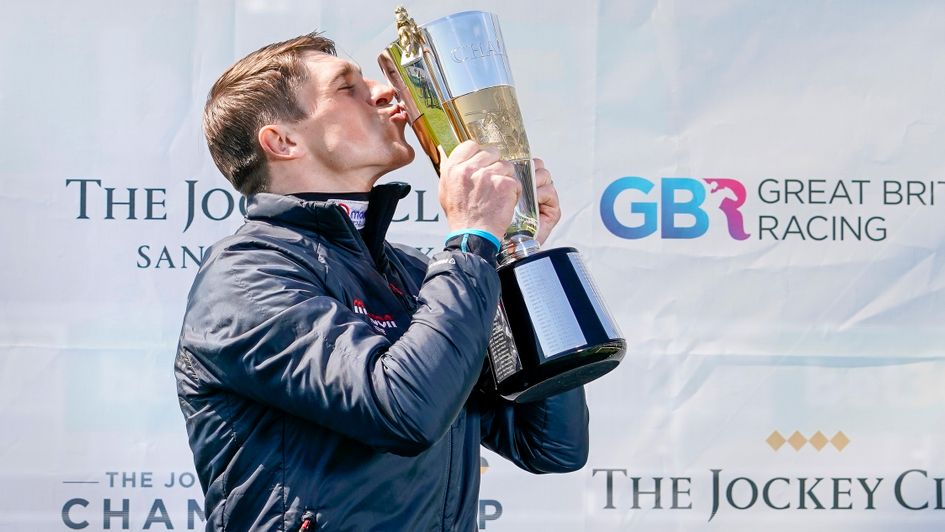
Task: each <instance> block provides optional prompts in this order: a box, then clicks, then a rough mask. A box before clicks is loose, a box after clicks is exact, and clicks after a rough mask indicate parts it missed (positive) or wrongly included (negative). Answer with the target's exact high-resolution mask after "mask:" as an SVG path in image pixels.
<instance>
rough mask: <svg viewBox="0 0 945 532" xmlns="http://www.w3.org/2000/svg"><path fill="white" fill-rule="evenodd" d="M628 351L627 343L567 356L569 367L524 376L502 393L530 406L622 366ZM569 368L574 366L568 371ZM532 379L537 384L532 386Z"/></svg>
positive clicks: (565, 358) (505, 388)
mask: <svg viewBox="0 0 945 532" xmlns="http://www.w3.org/2000/svg"><path fill="white" fill-rule="evenodd" d="M624 352H626V343H624V342H614V343H612V344H608V345H602V346H597V347H594V348H590V349H584V350H582V351H579V352H575V353H571V354H570V355H565V356H564V359H563V360H562V361H563V362H564V361H567V363H566V364H564V365H562V366H560V367H557V368H552V367H549V368H544V371H541V372H536V373H533V374H532V375H525V374H523V375H522V376H521V378H520V379H515V380H516V381H518V382H508V383H503V384H504V386H499V387H498V390H499V394H500V395H501V396H502V397H503V398H505V399H507V400H509V401H512V402H515V403H529V402H532V401H539V400H541V399H545V398H547V397H551V396H552V395H558V394H559V393H562V392H566V391H568V390H571V389H573V388H577V387H578V386H583V385H585V384H587V383H589V382H591V381H592V380H595V379H597V378H599V377H603V376H604V375H606V374H607V373H610V371H611V370H613V369H614V368H616V367H617V365H618V364H619V363H620V359H621V358H623V354H624ZM575 364H577V365H575ZM567 366H573V367H570V368H569V369H568V368H567ZM542 374H545V375H542ZM532 380H535V381H536V382H535V383H534V384H529V382H530V381H532Z"/></svg>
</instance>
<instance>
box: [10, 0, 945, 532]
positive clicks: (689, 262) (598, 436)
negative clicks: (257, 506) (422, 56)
mask: <svg viewBox="0 0 945 532" xmlns="http://www.w3.org/2000/svg"><path fill="white" fill-rule="evenodd" d="M394 7H395V5H394V4H385V3H383V2H368V1H349V2H316V1H312V0H244V1H236V2H234V1H214V0H207V1H200V2H143V1H141V2H127V1H123V2H118V1H107V0H95V1H91V0H90V1H86V2H72V1H65V0H62V1H54V0H43V1H35V2H7V3H6V4H5V5H4V6H3V9H2V11H3V17H0V118H2V120H0V123H2V126H3V127H2V128H0V145H2V149H0V178H2V183H3V186H2V189H0V207H2V208H0V216H2V221H3V224H2V242H0V243H2V249H3V256H4V260H3V263H2V268H3V274H4V275H3V277H2V278H3V281H2V282H3V296H2V297H3V304H2V305H0V405H2V410H0V426H2V430H0V463H2V469H0V494H2V496H0V530H15V531H20V530H31V531H33V530H36V531H61V530H78V529H86V530H102V529H109V530H193V529H202V528H203V517H202V510H203V498H202V495H201V493H200V488H199V485H198V483H196V478H195V474H194V470H193V463H192V456H191V453H190V450H189V448H188V446H187V438H186V433H185V430H184V422H183V418H182V416H181V413H180V410H179V408H178V405H177V400H176V395H175V386H174V379H173V374H172V364H173V358H174V354H175V347H176V342H177V335H178V332H179V327H180V322H181V318H182V314H183V311H184V305H185V300H186V296H187V291H188V288H189V286H190V283H191V281H192V279H193V277H194V274H195V273H196V270H197V268H198V267H199V265H200V263H201V260H202V257H203V255H204V253H205V251H206V249H207V247H208V246H209V245H210V244H212V243H213V242H214V241H216V240H218V239H219V238H221V237H223V236H224V235H227V234H229V233H231V232H232V231H233V230H234V229H235V228H236V227H238V226H239V224H240V223H241V218H242V214H241V212H240V209H241V206H242V203H241V200H240V197H239V195H238V194H236V193H235V192H234V191H233V190H232V189H231V187H230V186H229V184H228V183H227V182H226V180H225V179H223V178H222V177H221V176H220V174H219V172H218V171H217V170H216V168H215V167H214V166H213V163H212V161H211V160H210V157H209V154H208V152H207V150H206V146H205V143H204V140H203V135H202V133H201V130H200V116H201V111H202V107H203V102H204V100H205V96H206V93H207V91H208V89H209V87H210V85H211V84H212V83H213V81H214V80H215V79H216V78H217V76H219V75H220V74H221V73H222V72H223V70H224V69H225V68H226V67H227V66H229V65H230V64H231V63H232V62H233V61H235V60H236V59H238V58H240V57H242V56H244V55H245V54H247V53H249V52H250V51H253V50H255V49H257V48H259V47H260V46H262V45H264V44H267V43H270V42H273V41H277V40H284V39H286V38H290V37H293V36H296V35H299V34H302V33H308V32H309V31H311V30H313V29H316V28H317V29H320V30H324V31H325V32H326V34H327V35H328V36H329V37H331V38H333V39H335V40H336V41H337V43H338V45H339V52H340V55H342V56H343V57H347V58H350V59H352V60H354V61H356V62H358V63H359V64H361V65H362V67H363V69H364V70H365V73H366V75H368V76H369V77H374V78H380V77H381V76H380V72H379V69H378V68H377V66H376V62H375V57H376V55H377V53H378V52H379V51H380V50H381V49H382V47H383V46H385V45H386V44H387V43H388V42H390V41H392V40H393V39H394V37H395V35H396V31H395V28H394V22H393V15H392V12H393V8H394ZM407 7H408V8H409V9H410V12H411V14H412V15H413V16H414V17H415V18H416V20H417V21H418V22H421V23H422V22H426V21H429V20H432V19H434V18H437V17H439V16H442V15H445V14H449V13H452V12H456V11H462V10H468V9H482V10H487V11H492V12H495V13H497V14H498V15H499V18H500V20H501V23H502V26H503V30H504V34H505V40H506V44H507V49H508V51H509V56H510V60H511V64H512V68H513V71H514V73H515V78H516V83H517V85H518V96H519V101H520V102H521V105H522V107H523V113H524V117H525V122H526V125H527V127H528V134H529V137H530V143H531V145H532V147H533V151H534V153H535V155H537V156H540V157H543V158H544V159H545V160H546V162H547V164H548V166H549V168H550V169H551V170H552V172H553V174H554V175H555V183H556V184H557V186H558V189H559V192H560V195H561V200H562V206H563V210H564V213H565V214H564V219H563V220H562V222H561V224H560V226H559V228H558V229H557V230H556V233H555V234H554V235H553V236H552V239H551V242H550V244H551V245H557V246H564V245H573V246H576V247H578V248H579V249H580V250H581V251H582V254H583V256H584V257H585V259H586V260H587V262H588V265H589V268H590V270H591V271H592V272H593V274H594V276H595V277H596V281H597V283H598V284H599V285H600V287H601V288H602V291H603V292H604V293H605V294H606V297H607V301H608V304H609V306H610V310H611V311H612V313H613V315H614V317H615V318H616V320H617V322H619V325H620V327H621V328H622V330H623V333H624V334H625V335H626V336H627V338H628V339H629V341H630V344H631V349H630V352H629V354H628V355H627V358H626V359H625V360H624V362H623V363H622V364H621V366H620V367H618V368H617V370H615V371H614V372H613V373H611V374H609V375H607V376H606V377H604V378H602V379H601V380H599V381H596V382H594V383H592V384H590V385H589V386H588V388H587V390H588V400H589V405H590V410H591V455H590V459H589V462H588V464H587V466H586V467H585V468H584V469H582V470H581V471H578V472H575V473H571V474H567V475H558V476H541V477H538V476H532V475H530V474H528V473H525V472H523V471H519V470H517V469H516V468H515V467H514V466H512V465H511V464H509V463H507V462H505V461H504V460H503V459H501V458H499V457H498V456H496V455H493V454H490V453H488V452H484V458H485V460H484V462H483V477H482V489H481V493H480V497H481V501H480V522H479V527H480V528H481V529H484V530H490V531H491V530H495V531H549V530H556V531H557V530H560V531H573V530H588V531H598V530H600V531H609V530H614V531H616V530H635V531H666V530H676V531H695V530H717V531H757V530H772V531H774V530H776V531H794V530H837V531H857V532H860V531H879V530H904V529H908V530H930V531H931V530H942V529H943V528H945V480H943V479H945V458H943V457H945V451H943V449H945V386H943V383H945V327H943V323H945V150H943V146H945V98H943V95H945V55H943V54H942V50H943V49H945V4H943V3H942V2H938V1H928V2H921V1H900V2H863V1H852V0H851V1H841V2H835V1H831V2H827V1H824V2H820V1H809V2H746V1H735V0H730V1H725V0H713V1H712V2H704V1H698V0H691V1H681V0H677V1H673V0H659V1H657V0H631V1H626V2H616V1H614V2H603V1H599V2H590V3H573V2H560V1H546V2H496V1H467V2H458V1H452V0H449V1H439V2H433V1H428V0H417V1H416V2H413V3H412V4H410V5H408V6H407ZM418 152H419V150H418ZM390 179H394V180H401V181H407V182H409V183H411V184H412V185H413V192H412V193H411V195H410V196H409V197H408V198H406V199H405V200H404V202H403V203H402V204H401V206H400V211H399V212H398V214H397V220H398V221H397V222H396V223H395V224H394V226H393V229H392V231H391V235H390V237H391V240H394V241H400V242H405V243H408V244H411V245H413V246H416V247H418V248H420V249H421V250H423V251H425V252H429V251H431V250H433V249H434V248H439V246H440V245H441V242H442V236H443V235H444V234H445V233H446V224H445V220H444V218H443V216H442V214H441V213H440V211H439V206H438V202H437V200H436V178H435V176H434V174H433V171H432V169H431V167H430V165H429V163H428V162H427V161H426V160H424V159H423V158H422V157H419V158H418V160H417V161H415V162H414V163H413V164H412V165H410V166H408V167H406V168H404V169H402V170H400V171H398V172H396V173H395V174H392V175H391V176H390Z"/></svg>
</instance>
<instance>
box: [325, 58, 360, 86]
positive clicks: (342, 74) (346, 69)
mask: <svg viewBox="0 0 945 532" xmlns="http://www.w3.org/2000/svg"><path fill="white" fill-rule="evenodd" d="M355 72H357V73H358V74H362V72H361V67H359V66H355V65H353V64H351V63H346V64H345V66H343V67H341V70H339V71H338V73H337V74H335V75H334V76H333V77H332V78H331V81H329V82H328V84H329V85H334V84H335V83H337V82H338V80H341V79H344V78H346V77H348V76H350V75H351V74H353V73H355Z"/></svg>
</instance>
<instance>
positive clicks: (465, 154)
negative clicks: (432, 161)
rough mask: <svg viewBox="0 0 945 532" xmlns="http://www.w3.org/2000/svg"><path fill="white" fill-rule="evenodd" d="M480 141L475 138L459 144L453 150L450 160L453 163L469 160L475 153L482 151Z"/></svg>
mask: <svg viewBox="0 0 945 532" xmlns="http://www.w3.org/2000/svg"><path fill="white" fill-rule="evenodd" d="M481 149H482V148H481V147H480V146H479V143H478V142H476V141H474V140H467V141H465V142H463V143H461V144H460V145H459V146H456V147H455V148H453V152H452V153H450V160H451V162H452V163H453V164H456V163H461V162H463V161H466V160H468V159H469V158H470V157H472V156H473V155H476V154H477V153H479V152H480V151H481Z"/></svg>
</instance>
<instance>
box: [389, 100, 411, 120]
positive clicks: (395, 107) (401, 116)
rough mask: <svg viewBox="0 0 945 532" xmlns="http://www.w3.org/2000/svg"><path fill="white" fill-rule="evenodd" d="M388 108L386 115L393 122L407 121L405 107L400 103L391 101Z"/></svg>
mask: <svg viewBox="0 0 945 532" xmlns="http://www.w3.org/2000/svg"><path fill="white" fill-rule="evenodd" d="M389 107H390V109H389V110H388V117H389V118H390V119H391V120H392V121H394V122H403V123H405V124H406V123H407V109H405V108H404V106H403V104H401V103H392V104H391V105H390V106H389Z"/></svg>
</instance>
